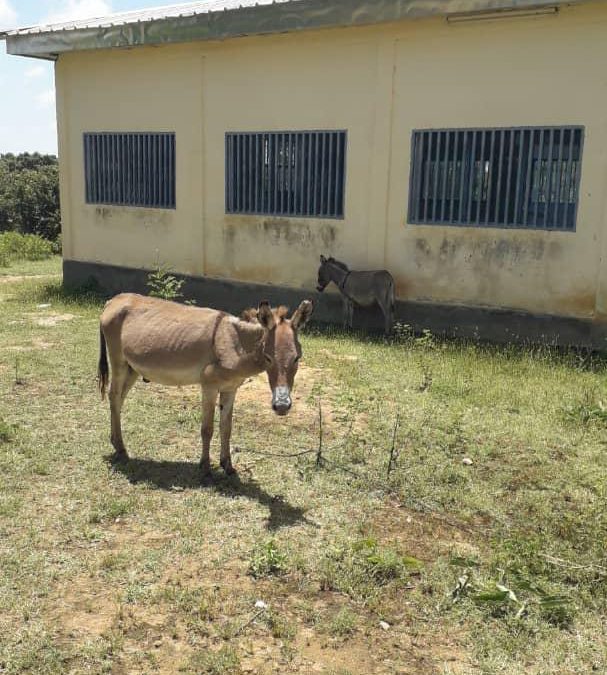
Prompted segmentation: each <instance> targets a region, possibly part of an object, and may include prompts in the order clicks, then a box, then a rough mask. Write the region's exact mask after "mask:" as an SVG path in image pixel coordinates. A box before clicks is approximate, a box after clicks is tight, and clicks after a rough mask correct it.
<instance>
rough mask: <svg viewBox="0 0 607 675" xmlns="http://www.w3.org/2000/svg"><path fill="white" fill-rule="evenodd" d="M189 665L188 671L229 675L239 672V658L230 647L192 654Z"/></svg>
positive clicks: (211, 674)
mask: <svg viewBox="0 0 607 675" xmlns="http://www.w3.org/2000/svg"><path fill="white" fill-rule="evenodd" d="M189 666H190V668H188V669H187V670H188V671H189V672H191V671H192V670H193V671H194V672H196V673H206V674H207V675H231V674H232V673H238V672H240V659H239V658H238V654H237V653H236V651H235V650H234V649H233V648H232V647H222V648H221V649H220V650H219V651H217V652H213V651H210V650H205V651H201V652H198V653H197V654H194V655H193V656H192V657H191V658H190V663H189ZM180 670H185V669H180Z"/></svg>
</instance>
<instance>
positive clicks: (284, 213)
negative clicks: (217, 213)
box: [224, 129, 348, 220]
mask: <svg viewBox="0 0 607 675" xmlns="http://www.w3.org/2000/svg"><path fill="white" fill-rule="evenodd" d="M323 135H324V136H325V137H327V136H330V135H331V136H333V137H334V140H333V141H330V142H335V153H334V154H333V155H329V154H323V152H324V150H323V149H322V147H319V145H317V146H316V148H315V150H314V153H318V154H313V155H312V156H313V159H312V160H310V159H308V155H304V160H303V163H302V164H301V168H303V172H302V173H298V169H297V167H296V166H295V164H299V163H298V161H297V157H298V155H297V153H298V147H300V148H303V152H304V153H305V152H306V149H305V148H306V144H307V147H308V149H307V152H310V149H311V146H312V143H313V142H314V139H315V138H316V141H317V142H318V139H319V138H320V139H321V140H320V145H322V137H323ZM266 137H267V140H268V152H267V157H268V160H267V163H266V162H265V161H264V159H263V158H261V164H258V165H257V166H256V167H255V159H253V160H252V162H253V166H254V167H255V168H254V172H255V173H256V175H255V177H254V178H253V181H256V180H257V181H259V179H260V178H261V183H259V182H257V183H255V182H253V183H249V182H247V181H243V184H244V190H246V193H244V196H240V197H239V195H238V192H237V190H238V186H236V187H234V185H235V183H237V182H238V179H235V178H234V176H235V173H234V172H235V171H238V166H237V165H235V164H234V162H233V156H232V155H231V153H234V152H238V148H237V147H236V150H235V148H234V146H233V145H232V146H231V147H230V139H237V138H240V139H241V142H243V143H244V141H245V139H253V138H260V139H261V147H262V155H264V154H265V145H264V143H265V141H266ZM279 137H282V139H283V140H282V143H281V144H279V143H278V138H279ZM285 137H288V138H289V142H288V148H289V154H290V152H291V142H292V141H291V139H292V138H293V137H302V141H301V142H302V145H301V146H298V143H299V141H296V143H295V152H294V159H293V162H294V163H293V167H294V168H293V169H291V168H289V171H288V178H287V172H285V171H284V168H283V165H281V164H280V159H279V157H280V154H281V153H284V149H285V148H286V147H287V145H286V144H285V141H284V139H285ZM306 139H309V140H306ZM247 142H250V140H248V141H247ZM272 144H274V147H273V148H271V146H272ZM245 145H246V143H245ZM270 148H271V149H270ZM256 152H257V153H258V152H259V151H258V150H256V151H254V153H253V154H255V153H256ZM325 157H328V158H329V165H328V166H329V167H332V163H331V162H332V161H333V160H334V161H335V163H336V165H335V167H333V172H334V175H333V180H334V183H333V194H330V190H331V184H328V185H327V183H326V182H325V183H324V185H325V186H326V192H327V195H326V198H327V206H330V204H331V202H333V204H334V208H333V209H332V212H330V211H331V209H329V208H327V209H325V212H322V207H323V203H324V197H323V194H322V193H323V192H324V190H323V189H322V187H321V186H322V185H323V178H322V175H323V173H324V170H325V169H324V167H323V162H324V160H325ZM272 159H274V165H273V166H274V172H275V177H274V181H275V186H274V189H273V190H272V191H271V190H270V189H269V188H268V190H267V191H266V190H264V187H263V183H264V182H265V180H268V185H269V181H270V173H271V172H272V165H271V161H272ZM243 161H246V159H244V160H243ZM224 162H225V179H224V191H225V213H226V215H230V216H239V215H242V216H266V217H274V218H308V219H310V218H311V219H317V220H344V219H345V217H346V189H347V170H348V131H347V129H291V130H270V131H267V130H265V131H226V132H225V137H224ZM237 162H238V160H237ZM312 162H314V164H315V169H316V168H318V169H319V171H320V175H319V174H317V173H316V172H315V171H313V170H312V171H311V170H310V165H311V163H312ZM338 164H341V168H342V174H341V176H339V175H338V173H339V168H338ZM251 166H252V164H251V161H249V164H248V168H249V170H251ZM306 166H307V167H308V172H307V174H306V170H305V168H306ZM260 167H261V176H260V175H259V171H260ZM243 168H245V167H244V164H243V165H242V166H241V170H242V169H243ZM279 172H280V174H279ZM266 173H267V177H266V176H265V174H266ZM281 175H282V178H281ZM306 175H307V178H308V180H311V181H312V182H313V183H314V188H312V187H311V186H310V185H306V191H305V192H304V190H303V182H305V179H306ZM293 176H294V178H293ZM281 181H282V184H283V185H284V184H285V181H288V182H289V184H290V185H291V184H292V183H291V181H293V182H295V183H296V184H297V182H298V181H301V185H300V187H299V190H298V187H297V185H296V187H295V188H294V190H288V189H287V190H286V192H292V193H293V208H292V209H291V208H290V206H289V205H290V203H291V197H289V196H287V200H286V201H287V205H286V208H283V206H282V204H283V201H282V200H283V199H284V195H283V196H282V198H281V196H280V193H281V192H283V193H284V192H285V189H284V188H283V189H282V190H277V189H276V185H278V183H279V182H281ZM317 185H318V186H319V190H321V194H320V199H319V201H320V208H317V209H316V210H314V208H311V207H312V206H313V205H316V201H317V200H316V196H318V195H316V186H317ZM264 193H265V196H264ZM315 195H316V196H315ZM258 196H261V203H259V200H258ZM266 196H267V199H268V201H271V200H273V201H274V204H275V208H270V204H268V208H265V204H264V202H265V199H266ZM253 199H254V200H255V203H256V205H257V206H259V207H261V208H254V207H253V208H250V207H249V206H248V204H247V201H253ZM234 200H236V203H235V204H234ZM241 201H242V205H241V204H240V202H241ZM298 202H299V209H298V207H297V204H298ZM311 202H313V203H311ZM304 204H305V205H306V207H307V208H304ZM304 211H305V212H304Z"/></svg>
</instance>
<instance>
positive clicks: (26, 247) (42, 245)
mask: <svg viewBox="0 0 607 675" xmlns="http://www.w3.org/2000/svg"><path fill="white" fill-rule="evenodd" d="M52 255H53V244H52V243H51V242H50V241H47V240H46V239H43V238H42V237H39V236H38V235H36V234H19V233H18V232H3V233H2V234H0V266H3V267H6V266H8V265H9V264H10V263H11V262H15V261H18V260H45V259H46V258H50V257H51V256H52Z"/></svg>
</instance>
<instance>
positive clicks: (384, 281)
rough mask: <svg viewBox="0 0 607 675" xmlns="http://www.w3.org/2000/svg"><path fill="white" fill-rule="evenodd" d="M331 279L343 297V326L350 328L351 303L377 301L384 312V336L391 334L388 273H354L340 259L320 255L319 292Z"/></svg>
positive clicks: (361, 304) (391, 284)
mask: <svg viewBox="0 0 607 675" xmlns="http://www.w3.org/2000/svg"><path fill="white" fill-rule="evenodd" d="M331 281H332V282H333V283H334V284H335V285H336V286H337V288H339V290H340V291H341V293H342V295H343V296H344V326H349V327H350V328H352V316H353V314H354V305H358V306H359V307H371V306H372V305H374V304H375V303H377V304H378V305H379V306H380V308H381V311H382V312H383V313H384V319H385V331H386V335H389V334H390V333H391V331H392V324H393V323H394V279H393V278H392V275H391V274H390V272H387V271H386V270H376V271H372V272H354V271H350V269H349V268H348V266H347V265H345V264H344V263H342V262H339V260H335V258H325V256H324V255H321V256H320V267H319V268H318V285H317V287H316V289H317V290H318V291H319V292H320V293H322V292H323V291H324V290H325V288H326V287H327V285H328V284H329V283H330V282H331Z"/></svg>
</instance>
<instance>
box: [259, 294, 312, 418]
mask: <svg viewBox="0 0 607 675" xmlns="http://www.w3.org/2000/svg"><path fill="white" fill-rule="evenodd" d="M313 311H314V303H313V302H312V301H311V300H304V301H303V302H302V303H301V305H299V307H298V308H297V310H296V311H295V313H294V314H293V316H292V317H291V318H290V319H287V314H288V310H287V308H286V307H279V308H278V309H275V310H272V309H271V308H270V305H269V303H267V302H262V303H260V305H259V308H258V310H257V321H259V323H260V324H261V325H262V326H263V328H264V330H265V333H266V334H265V339H264V349H263V356H264V359H265V361H266V371H267V373H268V380H269V382H270V389H271V390H272V409H273V410H274V412H275V413H276V414H277V415H286V414H287V413H288V412H289V410H290V409H291V389H292V388H293V382H294V380H295V374H296V373H297V368H298V367H299V359H300V358H301V345H300V344H299V340H298V339H297V333H298V331H299V330H300V329H301V328H303V327H304V326H305V325H306V323H307V322H308V320H309V318H310V317H311V316H312V312H313Z"/></svg>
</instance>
